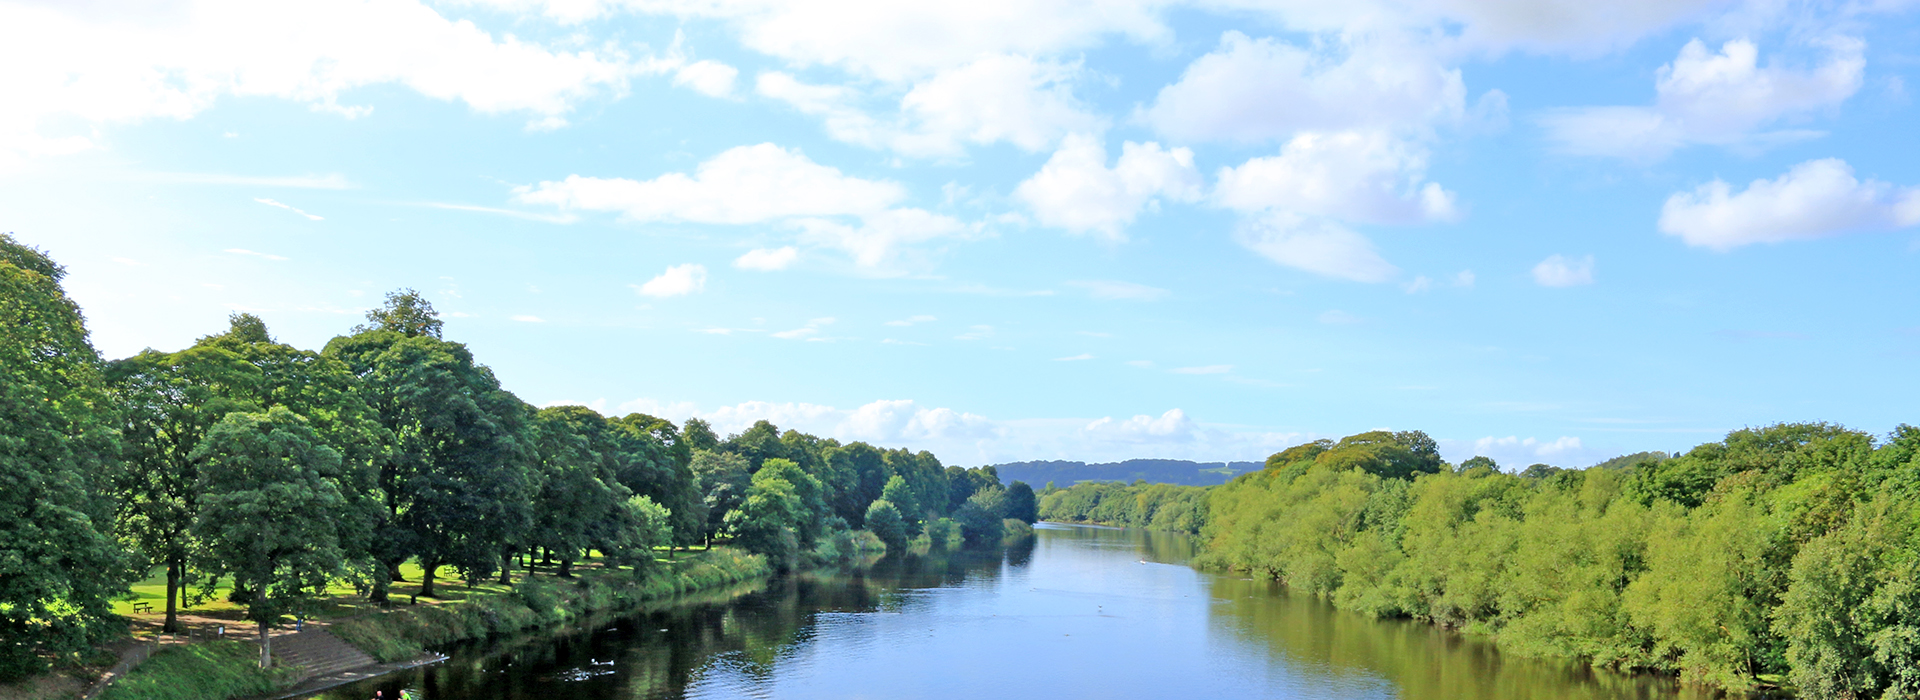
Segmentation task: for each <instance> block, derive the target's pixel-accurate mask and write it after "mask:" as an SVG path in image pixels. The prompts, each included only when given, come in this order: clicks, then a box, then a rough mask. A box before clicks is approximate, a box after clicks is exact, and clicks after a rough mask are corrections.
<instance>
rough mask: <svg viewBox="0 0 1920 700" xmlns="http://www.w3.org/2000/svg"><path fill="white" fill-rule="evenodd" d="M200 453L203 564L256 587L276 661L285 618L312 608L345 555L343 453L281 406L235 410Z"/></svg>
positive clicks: (253, 607)
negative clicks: (275, 639) (278, 624)
mask: <svg viewBox="0 0 1920 700" xmlns="http://www.w3.org/2000/svg"><path fill="white" fill-rule="evenodd" d="M193 458H194V459H195V461H198V462H200V463H201V469H200V483H199V485H200V490H201V491H202V492H203V494H204V495H203V496H202V497H201V502H200V513H199V517H198V518H197V519H196V520H195V521H194V526H193V529H194V534H195V535H197V536H198V537H199V538H200V540H201V541H202V542H203V543H204V545H203V546H204V550H203V552H202V553H201V555H200V557H201V560H202V563H201V567H202V568H203V569H205V570H206V571H208V572H209V573H210V574H212V575H213V576H214V577H215V579H217V578H218V577H220V576H228V577H231V578H232V580H233V583H234V586H235V587H236V588H244V589H245V590H246V591H247V592H248V593H249V594H250V595H248V596H247V598H246V604H247V616H248V617H249V618H251V619H252V620H253V621H254V622H256V623H258V624H259V629H260V667H261V668H266V667H268V666H269V665H270V664H271V662H272V656H271V654H272V651H273V644H272V638H271V637H270V636H269V634H268V631H269V630H270V629H271V628H272V627H273V625H274V623H275V621H276V620H278V619H279V618H280V617H281V616H282V615H286V614H289V613H298V612H301V611H303V610H305V609H307V608H308V607H310V604H311V601H312V600H313V599H314V598H315V597H317V596H319V595H322V594H324V593H325V592H326V587H327V582H328V581H330V580H331V579H333V577H335V576H336V575H338V574H339V573H340V572H341V570H342V566H343V565H344V563H345V560H344V556H343V552H342V550H341V547H340V523H341V521H342V520H344V519H346V517H347V516H349V515H350V513H349V511H348V504H347V500H346V498H345V497H343V496H342V495H341V493H340V487H339V481H338V478H339V476H340V469H341V467H340V455H339V453H338V452H335V451H334V450H333V448H330V447H327V446H326V445H324V444H322V443H321V442H320V440H319V438H318V436H316V435H315V434H314V432H313V430H312V429H311V428H310V427H308V425H307V422H306V420H305V419H303V418H301V417H300V416H298V415H295V414H294V413H293V412H292V411H289V410H287V409H286V408H284V407H275V408H273V409H271V410H269V411H268V412H266V413H230V414H227V416H226V417H225V418H222V419H221V421H220V423H219V424H217V425H215V426H214V427H213V429H212V430H211V431H209V432H208V434H207V437H206V439H205V440H203V441H202V442H201V443H200V446H199V447H198V448H196V449H195V450H194V452H193ZM212 580H214V579H210V580H209V583H208V586H209V587H211V585H212Z"/></svg>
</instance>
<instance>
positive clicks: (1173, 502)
mask: <svg viewBox="0 0 1920 700" xmlns="http://www.w3.org/2000/svg"><path fill="white" fill-rule="evenodd" d="M1210 491H1211V487H1206V486H1180V485H1176V484H1150V483H1147V482H1146V481H1145V480H1135V481H1134V482H1133V483H1132V484H1122V483H1117V482H1102V481H1083V482H1080V483H1078V484H1074V485H1072V486H1069V487H1067V488H1064V489H1063V488H1056V487H1055V486H1054V485H1053V484H1052V483H1051V482H1049V483H1048V484H1047V487H1046V488H1044V489H1041V490H1040V508H1039V512H1040V517H1041V518H1042V519H1044V520H1053V521H1058V522H1069V523H1099V524H1102V525H1119V526H1122V527H1137V528H1143V529H1147V530H1160V531H1163V532H1184V533H1188V534H1198V533H1199V532H1200V528H1201V527H1202V526H1204V525H1206V523H1207V494H1208V493H1209V492H1210Z"/></svg>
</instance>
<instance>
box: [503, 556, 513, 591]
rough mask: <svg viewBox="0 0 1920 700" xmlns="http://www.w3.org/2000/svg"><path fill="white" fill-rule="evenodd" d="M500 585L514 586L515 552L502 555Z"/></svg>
mask: <svg viewBox="0 0 1920 700" xmlns="http://www.w3.org/2000/svg"><path fill="white" fill-rule="evenodd" d="M500 585H502V586H511V585H513V551H512V550H508V551H505V552H501V553H500Z"/></svg>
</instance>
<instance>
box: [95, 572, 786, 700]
mask: <svg viewBox="0 0 1920 700" xmlns="http://www.w3.org/2000/svg"><path fill="white" fill-rule="evenodd" d="M772 573H773V571H772V568H771V567H770V566H768V564H767V562H766V560H765V559H764V558H763V557H760V556H758V555H754V554H748V553H746V552H742V551H739V550H735V549H730V548H725V547H716V548H714V549H712V550H710V551H707V552H702V553H700V554H696V555H692V556H687V557H684V558H682V559H680V560H677V561H660V562H658V563H657V565H656V566H654V567H652V568H651V569H650V570H649V571H646V572H644V573H642V574H638V575H636V574H635V573H634V572H633V571H631V570H609V569H592V568H581V569H578V570H577V575H575V576H573V577H571V578H561V577H558V576H553V575H538V576H530V577H527V578H524V579H521V580H520V581H519V582H518V583H516V584H515V585H513V586H512V588H510V589H508V590H506V591H505V592H500V593H486V594H478V595H470V596H467V597H465V598H464V599H460V600H456V601H422V602H421V604H418V605H404V604H403V605H397V606H395V607H394V608H392V609H389V610H384V611H380V612H374V613H369V614H364V615H360V616H357V617H353V618H350V619H345V620H339V621H336V622H333V623H331V624H329V625H327V629H328V630H329V631H330V632H332V633H333V634H334V635H335V636H338V637H339V638H340V639H342V640H344V641H346V642H347V643H348V644H350V645H352V646H353V647H355V648H357V649H359V650H360V651H362V652H365V653H366V654H367V655H368V656H371V657H373V658H374V659H376V660H377V661H379V662H381V663H383V664H396V663H403V662H407V661H409V660H413V659H417V658H419V657H420V656H421V655H422V653H423V652H425V651H426V650H427V649H428V648H429V647H434V646H439V645H444V644H451V643H455V642H460V641H464V640H470V639H480V638H485V637H489V636H494V635H501V634H510V633H515V632H520V631H523V630H527V629H533V628H544V627H563V626H565V625H567V624H569V623H571V622H572V621H574V620H578V619H581V618H583V617H585V616H588V615H592V614H595V613H602V612H609V611H618V610H624V609H630V608H634V607H636V606H639V605H640V604H643V603H647V602H652V601H658V600H662V599H666V598H670V597H673V596H676V595H680V594H684V593H689V592H694V591H700V590H706V589H714V588H720V587H724V586H730V585H734V584H738V583H741V582H745V581H751V580H757V579H764V578H766V577H767V576H769V575H771V574H772ZM257 659H258V650H257V649H256V648H254V647H253V646H252V644H250V643H248V642H243V641H238V640H228V641H218V642H208V643H202V644H190V645H180V646H175V647H169V648H166V649H163V650H161V651H159V652H156V653H155V654H154V655H153V657H152V658H151V659H149V660H148V661H147V662H146V663H144V664H141V665H140V666H139V667H137V668H135V669H133V671H132V672H130V673H128V674H127V676H126V677H125V678H123V679H121V680H120V681H118V682H117V683H115V684H114V685H113V686H112V687H110V688H108V689H107V690H106V692H105V693H104V694H102V695H101V696H100V700H176V699H178V700H189V699H193V700H226V699H227V698H237V697H257V696H271V695H275V694H278V693H281V692H285V691H286V690H288V689H291V688H293V687H294V686H295V685H296V684H298V683H300V682H302V681H305V680H307V679H305V678H301V677H300V676H299V674H298V673H297V672H290V671H291V670H290V669H284V668H276V669H265V670H263V669H260V668H258V665H257V663H256V662H257Z"/></svg>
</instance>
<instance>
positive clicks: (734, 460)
mask: <svg viewBox="0 0 1920 700" xmlns="http://www.w3.org/2000/svg"><path fill="white" fill-rule="evenodd" d="M692 466H693V473H694V475H695V478H697V479H698V480H699V481H698V483H699V487H700V493H701V494H702V500H703V503H704V504H705V506H706V513H707V522H706V530H705V532H704V533H703V536H704V537H706V538H709V539H710V538H712V537H713V536H714V535H716V534H718V533H720V532H721V531H722V529H723V527H724V524H725V523H726V519H727V514H728V513H732V512H733V511H734V510H736V509H738V508H739V507H740V504H741V503H742V502H744V501H746V499H747V489H748V487H749V486H750V485H751V483H752V479H753V474H752V473H751V468H752V465H750V464H748V463H747V458H745V457H742V456H740V455H737V454H733V453H731V452H714V451H712V450H697V451H695V452H694V453H693V465H692Z"/></svg>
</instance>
